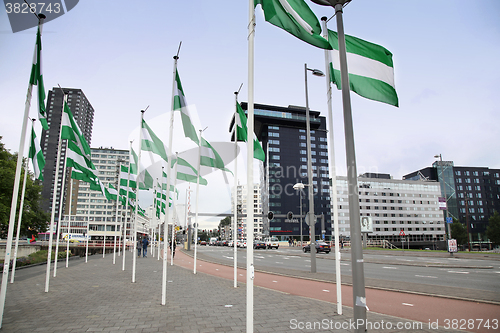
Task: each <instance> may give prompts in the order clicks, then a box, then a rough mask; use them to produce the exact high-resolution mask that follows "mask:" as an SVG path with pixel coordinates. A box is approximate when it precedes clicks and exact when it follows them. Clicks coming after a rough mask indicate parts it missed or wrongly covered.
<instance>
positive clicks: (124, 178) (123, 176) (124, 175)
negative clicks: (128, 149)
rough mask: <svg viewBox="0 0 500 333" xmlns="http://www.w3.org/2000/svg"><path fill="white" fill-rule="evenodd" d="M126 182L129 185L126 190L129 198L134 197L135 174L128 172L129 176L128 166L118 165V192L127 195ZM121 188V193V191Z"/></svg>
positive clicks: (135, 186)
mask: <svg viewBox="0 0 500 333" xmlns="http://www.w3.org/2000/svg"><path fill="white" fill-rule="evenodd" d="M127 183H128V185H129V187H128V192H129V198H133V199H135V193H134V191H133V189H135V188H137V175H135V174H134V173H132V172H130V178H129V173H128V167H127V166H125V165H121V166H120V194H121V195H127ZM122 190H123V193H122Z"/></svg>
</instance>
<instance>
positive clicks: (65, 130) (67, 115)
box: [61, 101, 91, 160]
mask: <svg viewBox="0 0 500 333" xmlns="http://www.w3.org/2000/svg"><path fill="white" fill-rule="evenodd" d="M63 111H64V112H63V115H62V127H61V140H64V139H66V140H68V141H73V142H74V143H75V144H76V148H75V149H77V151H76V153H78V154H80V155H82V156H85V158H86V159H88V160H90V155H91V151H90V146H89V144H88V143H87V140H86V139H85V137H84V136H83V134H82V131H81V130H80V127H79V126H78V124H77V123H76V121H75V119H74V117H73V114H72V113H71V110H70V109H69V106H68V104H67V103H66V101H64V106H63Z"/></svg>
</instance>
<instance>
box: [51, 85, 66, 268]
mask: <svg viewBox="0 0 500 333" xmlns="http://www.w3.org/2000/svg"><path fill="white" fill-rule="evenodd" d="M61 90H62V89H61ZM63 94H64V98H63V111H62V113H61V131H60V132H59V133H61V132H62V123H63V121H62V119H63V115H64V103H65V102H66V94H65V93H64V91H63ZM61 141H62V140H61V134H59V142H60V143H61V145H60V146H59V148H61V147H62V142H61ZM67 147H68V140H66V149H67ZM66 156H68V153H67V152H66V153H65V154H64V164H63V169H62V181H61V194H60V197H59V215H58V217H57V233H56V253H55V256H54V257H55V258H54V277H56V275H57V258H58V255H59V236H60V235H61V224H62V221H61V217H62V211H63V205H61V203H62V202H64V200H63V198H64V186H66ZM57 163H59V159H58V160H57ZM58 175H59V173H58V172H57V171H56V177H58ZM54 192H57V187H55V188H54ZM54 204H55V203H53V207H54ZM68 237H69V235H68Z"/></svg>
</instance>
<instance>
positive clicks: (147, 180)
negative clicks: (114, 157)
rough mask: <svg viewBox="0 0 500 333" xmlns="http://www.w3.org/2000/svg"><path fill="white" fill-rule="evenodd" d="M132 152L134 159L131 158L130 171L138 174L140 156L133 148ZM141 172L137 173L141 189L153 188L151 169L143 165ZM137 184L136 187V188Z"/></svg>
mask: <svg viewBox="0 0 500 333" xmlns="http://www.w3.org/2000/svg"><path fill="white" fill-rule="evenodd" d="M131 154H132V159H133V162H132V159H131V160H130V173H131V174H134V175H137V166H138V165H139V156H137V154H136V153H135V151H134V149H133V148H132V151H131ZM141 170H142V171H141V174H140V175H137V176H138V177H137V182H139V190H149V189H152V188H153V184H154V181H153V177H152V176H151V174H150V173H149V171H148V170H147V169H146V168H143V167H141ZM131 187H132V186H131ZM136 187H137V185H136V186H135V187H134V188H136Z"/></svg>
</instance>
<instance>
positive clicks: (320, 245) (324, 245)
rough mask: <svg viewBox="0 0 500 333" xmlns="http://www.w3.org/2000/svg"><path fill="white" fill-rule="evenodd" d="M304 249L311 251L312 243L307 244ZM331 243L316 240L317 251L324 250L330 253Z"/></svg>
mask: <svg viewBox="0 0 500 333" xmlns="http://www.w3.org/2000/svg"><path fill="white" fill-rule="evenodd" d="M302 251H304V253H305V252H310V251H311V243H309V244H307V245H306V246H304V247H303V248H302ZM330 251H331V249H330V245H328V244H327V243H325V242H316V253H319V252H324V253H330Z"/></svg>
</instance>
